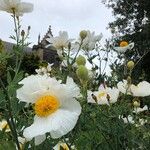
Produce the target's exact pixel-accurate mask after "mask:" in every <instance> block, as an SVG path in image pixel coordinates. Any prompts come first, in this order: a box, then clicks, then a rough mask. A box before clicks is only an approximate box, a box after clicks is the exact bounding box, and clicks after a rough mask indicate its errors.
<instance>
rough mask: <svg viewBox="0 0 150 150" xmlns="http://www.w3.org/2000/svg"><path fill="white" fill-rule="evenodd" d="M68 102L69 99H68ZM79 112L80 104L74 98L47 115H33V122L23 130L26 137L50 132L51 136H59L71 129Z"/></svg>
mask: <svg viewBox="0 0 150 150" xmlns="http://www.w3.org/2000/svg"><path fill="white" fill-rule="evenodd" d="M68 102H69V101H68ZM80 113H81V106H80V104H79V102H77V101H76V100H70V103H65V104H64V105H63V106H62V107H61V108H60V109H58V110H57V111H56V112H55V113H53V114H51V115H50V116H48V117H38V116H35V119H34V122H33V124H32V125H31V126H30V127H27V128H26V129H25V130H24V133H23V134H24V136H25V137H26V138H31V139H32V138H33V137H36V136H38V135H43V134H45V133H47V132H50V134H51V137H52V138H60V137H61V136H63V135H65V134H67V133H68V132H69V131H71V130H72V129H73V128H74V127H75V125H76V123H77V120H78V117H79V115H80Z"/></svg>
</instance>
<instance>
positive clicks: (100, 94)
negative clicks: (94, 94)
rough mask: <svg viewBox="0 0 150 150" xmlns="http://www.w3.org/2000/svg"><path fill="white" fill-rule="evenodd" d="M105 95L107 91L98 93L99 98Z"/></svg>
mask: <svg viewBox="0 0 150 150" xmlns="http://www.w3.org/2000/svg"><path fill="white" fill-rule="evenodd" d="M105 95H106V93H105V92H100V93H99V94H98V98H99V99H101V98H102V97H104V96H105Z"/></svg>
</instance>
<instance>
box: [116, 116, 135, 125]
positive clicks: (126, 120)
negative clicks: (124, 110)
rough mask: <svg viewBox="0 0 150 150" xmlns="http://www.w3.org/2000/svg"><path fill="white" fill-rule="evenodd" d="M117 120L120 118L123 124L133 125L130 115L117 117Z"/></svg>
mask: <svg viewBox="0 0 150 150" xmlns="http://www.w3.org/2000/svg"><path fill="white" fill-rule="evenodd" d="M119 118H121V119H122V120H123V122H124V123H131V124H134V123H135V121H134V120H133V117H132V116H131V115H129V116H128V117H123V116H119Z"/></svg>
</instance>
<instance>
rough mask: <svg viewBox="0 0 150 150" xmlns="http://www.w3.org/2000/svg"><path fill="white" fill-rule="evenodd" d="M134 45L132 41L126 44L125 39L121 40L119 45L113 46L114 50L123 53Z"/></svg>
mask: <svg viewBox="0 0 150 150" xmlns="http://www.w3.org/2000/svg"><path fill="white" fill-rule="evenodd" d="M133 47H134V43H130V44H128V42H126V41H122V42H121V43H120V46H119V47H114V50H115V51H117V52H118V53H125V52H126V51H127V50H131V49H133Z"/></svg>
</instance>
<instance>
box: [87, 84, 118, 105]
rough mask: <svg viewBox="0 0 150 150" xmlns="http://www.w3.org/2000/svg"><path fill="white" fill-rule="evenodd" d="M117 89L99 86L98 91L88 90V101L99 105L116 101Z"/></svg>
mask: <svg viewBox="0 0 150 150" xmlns="http://www.w3.org/2000/svg"><path fill="white" fill-rule="evenodd" d="M118 96H119V90H118V89H117V88H109V87H106V88H105V87H104V86H100V87H99V89H98V91H94V92H91V91H88V103H97V104H100V105H104V104H107V105H109V103H115V102H117V99H118Z"/></svg>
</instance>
